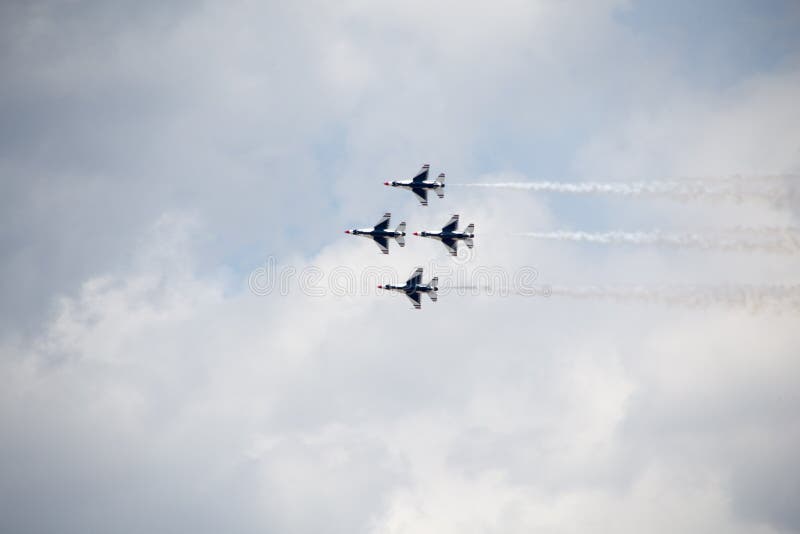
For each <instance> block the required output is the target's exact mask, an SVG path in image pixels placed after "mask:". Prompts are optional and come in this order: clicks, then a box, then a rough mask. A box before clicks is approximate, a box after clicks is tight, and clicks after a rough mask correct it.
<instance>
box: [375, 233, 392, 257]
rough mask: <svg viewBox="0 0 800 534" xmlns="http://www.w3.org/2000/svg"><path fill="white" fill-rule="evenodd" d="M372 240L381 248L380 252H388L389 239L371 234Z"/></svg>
mask: <svg viewBox="0 0 800 534" xmlns="http://www.w3.org/2000/svg"><path fill="white" fill-rule="evenodd" d="M372 240H373V241H375V244H376V245H378V248H379V249H381V252H383V253H384V254H388V253H389V240H388V239H387V238H385V237H382V236H377V235H376V236H372Z"/></svg>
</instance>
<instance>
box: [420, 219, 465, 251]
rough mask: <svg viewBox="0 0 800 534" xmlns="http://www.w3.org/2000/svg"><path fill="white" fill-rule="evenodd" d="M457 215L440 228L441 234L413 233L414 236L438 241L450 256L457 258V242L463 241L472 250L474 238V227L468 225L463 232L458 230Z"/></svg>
mask: <svg viewBox="0 0 800 534" xmlns="http://www.w3.org/2000/svg"><path fill="white" fill-rule="evenodd" d="M457 229H458V215H453V216H452V217H451V218H450V221H449V222H448V223H447V224H445V225H444V227H442V231H441V232H414V235H417V236H420V237H430V238H431V239H438V240H439V241H441V242H442V244H443V245H444V246H445V248H447V251H448V252H449V253H450V255H451V256H458V242H459V241H463V242H464V244H465V245H467V248H472V246H473V244H474V243H473V241H472V239H473V238H474V237H475V234H474V232H475V225H474V224H470V225H469V226H467V227H466V228H464V231H463V232H459V231H458V230H457Z"/></svg>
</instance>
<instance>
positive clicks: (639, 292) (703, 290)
mask: <svg viewBox="0 0 800 534" xmlns="http://www.w3.org/2000/svg"><path fill="white" fill-rule="evenodd" d="M545 294H546V295H548V296H550V295H552V296H559V297H569V298H575V299H586V300H614V301H621V302H645V303H654V304H665V305H669V306H681V307H688V308H710V307H723V308H729V309H745V310H747V311H750V312H751V313H756V312H760V311H767V310H772V311H778V312H780V311H790V312H795V313H798V312H800V285H771V286H756V285H733V286H730V285H729V286H665V287H642V286H549V287H547V288H545Z"/></svg>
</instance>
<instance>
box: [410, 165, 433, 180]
mask: <svg viewBox="0 0 800 534" xmlns="http://www.w3.org/2000/svg"><path fill="white" fill-rule="evenodd" d="M430 168H431V166H430V165H428V164H427V163H426V164H425V165H423V166H422V168H421V169H420V170H419V172H418V173H417V175H416V176H415V177H413V178H412V179H411V181H412V182H424V181H425V180H427V179H428V169H430Z"/></svg>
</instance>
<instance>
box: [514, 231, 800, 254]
mask: <svg viewBox="0 0 800 534" xmlns="http://www.w3.org/2000/svg"><path fill="white" fill-rule="evenodd" d="M512 235H514V236H521V237H531V238H535V239H547V240H555V241H576V242H585V243H599V244H631V245H651V246H665V247H673V248H693V249H702V250H724V251H749V252H770V253H774V254H795V253H798V252H800V229H797V228H774V227H765V228H736V229H731V230H721V231H720V230H718V231H714V232H706V233H665V232H661V231H659V230H656V231H651V232H569V231H555V232H523V233H516V234H512Z"/></svg>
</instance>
